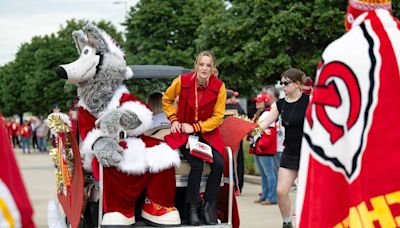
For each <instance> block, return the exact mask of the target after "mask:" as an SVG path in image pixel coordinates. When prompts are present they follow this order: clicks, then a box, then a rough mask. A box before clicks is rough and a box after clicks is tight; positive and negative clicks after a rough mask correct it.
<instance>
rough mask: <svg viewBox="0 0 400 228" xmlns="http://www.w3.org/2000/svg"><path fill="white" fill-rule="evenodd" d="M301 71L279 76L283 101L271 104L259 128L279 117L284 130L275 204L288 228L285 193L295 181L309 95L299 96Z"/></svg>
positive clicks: (287, 72) (287, 203)
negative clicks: (276, 203)
mask: <svg viewBox="0 0 400 228" xmlns="http://www.w3.org/2000/svg"><path fill="white" fill-rule="evenodd" d="M305 76H306V75H305V74H304V72H303V71H301V70H298V69H294V68H291V69H289V70H287V71H285V72H283V74H282V76H281V85H282V86H283V90H284V92H285V95H286V97H285V98H283V99H279V100H278V101H277V102H276V103H274V104H272V106H271V111H270V112H269V115H268V116H267V118H266V119H265V122H264V124H265V125H263V126H262V127H263V128H266V127H268V126H269V125H270V124H271V123H272V122H274V121H276V120H277V119H278V117H279V116H281V122H282V123H281V124H282V126H283V127H284V128H285V141H284V146H285V149H284V151H283V153H282V158H281V164H280V168H279V172H278V186H277V195H278V204H279V209H280V210H281V214H282V218H283V227H292V223H291V214H290V203H291V202H290V198H289V191H290V188H291V186H292V185H293V183H294V181H295V180H296V178H297V174H298V170H299V162H300V148H301V140H302V137H303V123H304V117H305V113H306V109H307V106H308V101H309V95H306V94H303V93H302V85H303V78H304V77H305Z"/></svg>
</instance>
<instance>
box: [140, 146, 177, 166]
mask: <svg viewBox="0 0 400 228" xmlns="http://www.w3.org/2000/svg"><path fill="white" fill-rule="evenodd" d="M146 153H147V160H148V164H149V172H150V173H158V172H160V171H162V170H166V169H168V168H171V167H179V166H180V164H181V159H180V158H179V154H178V152H177V151H176V150H173V149H172V148H171V147H169V146H168V145H167V144H166V143H161V144H159V145H157V146H153V147H148V148H146Z"/></svg>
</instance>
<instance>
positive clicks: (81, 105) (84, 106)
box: [78, 99, 93, 115]
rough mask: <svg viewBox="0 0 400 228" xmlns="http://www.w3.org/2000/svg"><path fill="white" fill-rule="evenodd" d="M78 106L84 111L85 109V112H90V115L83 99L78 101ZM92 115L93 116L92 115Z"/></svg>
mask: <svg viewBox="0 0 400 228" xmlns="http://www.w3.org/2000/svg"><path fill="white" fill-rule="evenodd" d="M78 106H79V107H82V108H84V109H86V110H87V111H89V112H90V114H92V112H91V111H90V109H89V107H88V106H87V105H86V103H85V102H84V101H83V99H79V101H78ZM92 115H93V114H92Z"/></svg>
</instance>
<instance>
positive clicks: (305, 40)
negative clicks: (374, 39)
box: [196, 0, 346, 95]
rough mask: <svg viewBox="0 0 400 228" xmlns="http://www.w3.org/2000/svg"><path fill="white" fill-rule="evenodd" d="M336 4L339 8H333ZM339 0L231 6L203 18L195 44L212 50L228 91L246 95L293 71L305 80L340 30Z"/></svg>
mask: <svg viewBox="0 0 400 228" xmlns="http://www.w3.org/2000/svg"><path fill="white" fill-rule="evenodd" d="M338 3H339V4H338ZM345 6H346V4H345V1H343V0H342V1H339V2H338V1H336V0H335V1H333V0H315V1H262V0H245V1H232V7H231V8H230V9H228V10H227V11H226V12H225V13H224V14H221V15H218V17H212V18H207V20H204V21H203V23H202V25H201V27H200V28H199V30H198V37H197V40H196V44H197V46H198V47H199V48H202V49H212V50H213V51H214V52H215V54H216V56H217V59H218V64H219V69H220V72H221V78H222V79H223V80H224V81H225V82H226V84H227V86H228V87H232V88H235V89H236V90H239V91H240V92H241V93H242V94H245V95H252V94H254V93H255V91H257V90H259V89H260V88H261V87H262V86H265V85H266V84H272V83H274V81H275V80H279V78H280V74H281V73H282V72H283V71H284V70H286V69H288V68H290V67H297V68H300V69H302V70H304V71H305V72H306V73H307V74H308V75H315V68H316V65H317V63H318V61H319V56H320V54H321V53H322V51H323V49H324V48H325V47H326V46H327V44H329V43H330V42H332V41H333V40H334V39H336V38H338V37H339V36H340V35H341V34H343V33H344V32H345V31H344V26H343V23H344V19H343V18H344V15H345Z"/></svg>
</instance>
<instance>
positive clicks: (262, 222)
mask: <svg viewBox="0 0 400 228" xmlns="http://www.w3.org/2000/svg"><path fill="white" fill-rule="evenodd" d="M15 153H16V155H17V156H16V157H17V160H18V163H19V167H20V169H21V171H22V176H23V179H24V182H25V186H26V188H27V191H28V195H29V197H30V200H31V203H32V206H33V207H34V220H35V223H36V225H37V227H39V228H41V227H48V226H47V205H48V202H49V200H52V199H54V198H55V197H56V188H55V174H54V170H55V169H54V167H53V162H52V161H51V158H50V156H49V155H48V154H39V153H38V152H33V153H32V154H26V155H23V154H22V151H21V150H19V149H16V150H15ZM246 179H247V180H249V181H250V179H249V178H246ZM253 182H254V181H253ZM255 182H256V183H257V181H255ZM260 191H261V186H260V185H258V184H254V183H249V182H246V183H245V184H244V188H243V193H242V195H241V196H239V197H238V198H237V199H238V204H239V213H240V219H241V227H244V228H247V227H249V228H275V227H277V228H278V227H281V226H282V219H281V215H280V212H279V208H278V206H277V205H270V206H262V205H260V204H255V203H254V200H256V199H257V197H258V193H259V192H260ZM294 192H295V191H294V190H292V192H291V199H292V202H294ZM292 205H293V206H294V203H292ZM292 211H293V208H292Z"/></svg>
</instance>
